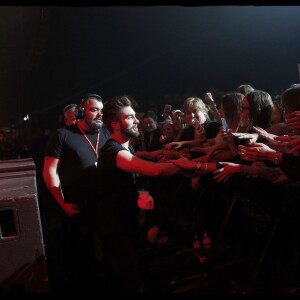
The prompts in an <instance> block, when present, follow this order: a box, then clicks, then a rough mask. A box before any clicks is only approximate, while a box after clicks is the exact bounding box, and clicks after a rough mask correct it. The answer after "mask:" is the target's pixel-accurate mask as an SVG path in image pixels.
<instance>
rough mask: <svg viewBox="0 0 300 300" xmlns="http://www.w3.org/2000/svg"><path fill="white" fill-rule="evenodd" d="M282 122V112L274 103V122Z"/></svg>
mask: <svg viewBox="0 0 300 300" xmlns="http://www.w3.org/2000/svg"><path fill="white" fill-rule="evenodd" d="M281 122H282V116H281V112H280V110H279V108H278V106H277V105H274V108H273V113H272V124H277V123H281Z"/></svg>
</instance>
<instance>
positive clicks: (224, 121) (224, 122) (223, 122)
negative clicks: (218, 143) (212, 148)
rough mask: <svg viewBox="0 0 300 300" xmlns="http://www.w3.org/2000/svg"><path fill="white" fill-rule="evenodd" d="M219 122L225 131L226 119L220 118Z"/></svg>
mask: <svg viewBox="0 0 300 300" xmlns="http://www.w3.org/2000/svg"><path fill="white" fill-rule="evenodd" d="M221 122H222V126H223V128H224V130H225V131H227V129H228V128H227V122H226V119H225V118H221Z"/></svg>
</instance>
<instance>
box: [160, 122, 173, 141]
mask: <svg viewBox="0 0 300 300" xmlns="http://www.w3.org/2000/svg"><path fill="white" fill-rule="evenodd" d="M162 134H163V135H164V136H165V137H166V138H167V139H170V140H173V139H174V138H175V133H174V127H173V125H172V124H163V126H162Z"/></svg>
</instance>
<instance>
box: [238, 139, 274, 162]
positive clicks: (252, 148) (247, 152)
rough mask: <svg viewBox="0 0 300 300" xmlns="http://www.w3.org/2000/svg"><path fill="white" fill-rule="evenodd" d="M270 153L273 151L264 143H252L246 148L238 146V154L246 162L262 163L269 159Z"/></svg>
mask: <svg viewBox="0 0 300 300" xmlns="http://www.w3.org/2000/svg"><path fill="white" fill-rule="evenodd" d="M270 152H275V151H274V150H273V149H271V148H270V147H269V146H267V145H266V144H264V143H252V144H249V145H248V146H243V145H239V146H238V154H239V155H240V156H241V158H242V159H243V160H246V161H264V160H266V159H269V157H270V156H269V154H270Z"/></svg>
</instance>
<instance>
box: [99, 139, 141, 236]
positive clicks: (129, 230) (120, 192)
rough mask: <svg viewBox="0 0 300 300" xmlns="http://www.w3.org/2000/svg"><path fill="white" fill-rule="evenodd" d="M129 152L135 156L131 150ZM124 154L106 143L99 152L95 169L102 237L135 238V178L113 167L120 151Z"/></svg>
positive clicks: (136, 227)
mask: <svg viewBox="0 0 300 300" xmlns="http://www.w3.org/2000/svg"><path fill="white" fill-rule="evenodd" d="M129 149H130V152H131V153H132V154H134V150H133V148H132V146H129ZM121 150H126V149H125V148H124V147H123V146H122V145H120V144H119V143H118V142H116V141H115V140H113V139H109V140H108V141H107V142H106V144H105V145H104V146H103V148H102V149H101V151H100V154H99V158H98V168H97V188H98V196H99V202H98V208H97V218H96V222H97V232H98V233H100V234H103V235H111V234H113V235H122V234H136V233H137V230H138V210H139V209H138V206H137V199H138V195H137V185H138V183H137V175H136V174H134V173H130V172H126V171H123V170H121V169H119V168H118V167H117V166H116V156H117V154H118V152H119V151H121Z"/></svg>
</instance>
